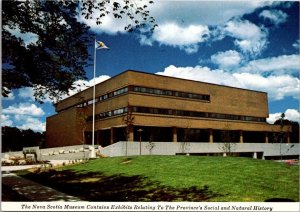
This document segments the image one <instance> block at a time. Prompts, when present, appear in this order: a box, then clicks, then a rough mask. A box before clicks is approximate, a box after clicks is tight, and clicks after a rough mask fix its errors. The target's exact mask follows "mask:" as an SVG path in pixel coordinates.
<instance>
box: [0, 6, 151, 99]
mask: <svg viewBox="0 0 300 212" xmlns="http://www.w3.org/2000/svg"><path fill="white" fill-rule="evenodd" d="M132 2H133V1H129V0H124V2H123V3H122V4H121V3H118V1H110V0H103V1H96V0H89V1H83V2H81V1H79V0H69V1H63V0H43V1H40V0H26V1H17V0H11V1H3V2H2V82H3V83H2V95H3V96H8V94H9V93H10V92H11V90H12V89H18V88H22V87H33V88H34V91H35V93H34V95H35V98H36V100H38V101H40V102H42V101H43V100H44V99H45V94H48V95H49V97H50V98H51V99H53V100H57V99H59V97H60V96H61V95H62V94H67V93H68V91H69V89H71V90H72V89H75V87H74V86H73V82H74V81H76V80H79V79H86V76H85V68H86V67H87V66H88V65H89V64H88V61H89V59H90V56H89V54H88V46H90V44H91V43H92V42H93V39H92V38H93V37H94V35H93V34H92V33H91V32H90V31H89V27H88V26H86V25H85V24H83V23H80V22H79V21H78V19H77V16H78V15H79V12H78V11H81V13H82V15H84V16H85V18H87V19H92V18H93V14H94V13H95V12H96V11H100V15H99V17H97V18H96V20H95V22H96V23H97V24H101V23H102V22H101V19H102V18H103V17H104V16H107V15H112V16H113V17H114V18H122V17H129V19H130V20H132V21H133V24H132V25H128V26H125V30H128V31H133V30H134V29H139V28H140V27H143V26H145V23H146V22H148V23H151V24H152V25H153V27H152V28H154V24H153V23H154V19H153V18H152V17H150V16H149V11H147V10H146V8H147V5H146V4H144V5H143V6H141V7H140V6H138V5H137V4H136V3H134V2H133V3H132ZM149 3H153V2H152V1H150V2H149ZM138 16H139V17H138ZM138 18H140V19H142V20H139V19H138ZM16 34H21V35H20V36H18V37H17V36H16ZM25 35H30V36H32V37H33V38H34V39H35V41H34V42H31V43H26V39H24V37H25Z"/></svg>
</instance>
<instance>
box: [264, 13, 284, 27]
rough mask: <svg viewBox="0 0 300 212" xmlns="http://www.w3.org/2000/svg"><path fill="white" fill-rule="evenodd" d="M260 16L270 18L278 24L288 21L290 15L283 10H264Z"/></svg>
mask: <svg viewBox="0 0 300 212" xmlns="http://www.w3.org/2000/svg"><path fill="white" fill-rule="evenodd" d="M259 17H263V18H264V19H269V20H270V21H271V22H272V23H274V24H275V25H278V24H281V23H284V22H286V21H287V18H288V15H287V14H286V13H284V12H282V11H281V10H264V11H262V12H261V13H260V14H259Z"/></svg>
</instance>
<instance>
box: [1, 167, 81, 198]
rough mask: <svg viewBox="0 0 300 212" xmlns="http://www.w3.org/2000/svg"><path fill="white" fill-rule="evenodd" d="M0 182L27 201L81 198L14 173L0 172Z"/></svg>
mask: <svg viewBox="0 0 300 212" xmlns="http://www.w3.org/2000/svg"><path fill="white" fill-rule="evenodd" d="M2 184H4V185H7V186H9V187H10V188H11V189H12V190H14V191H16V192H17V193H18V194H20V195H21V196H24V197H26V198H27V199H28V200H29V201H38V202H45V201H69V202H78V201H82V200H81V199H79V198H77V197H74V196H70V195H67V194H65V193H62V192H59V191H57V190H54V189H52V188H49V187H46V186H43V185H41V184H39V183H36V182H33V181H31V180H28V179H25V178H23V177H20V176H17V175H16V174H14V173H7V174H2Z"/></svg>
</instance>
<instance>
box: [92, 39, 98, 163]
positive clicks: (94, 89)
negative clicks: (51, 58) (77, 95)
mask: <svg viewBox="0 0 300 212" xmlns="http://www.w3.org/2000/svg"><path fill="white" fill-rule="evenodd" d="M95 45H96V37H95V41H94V81H93V84H94V85H93V130H92V131H93V132H92V151H91V158H95V157H96V154H95V103H96V101H95V97H96V94H95V93H96V80H95V78H96V54H97V51H96V46H95Z"/></svg>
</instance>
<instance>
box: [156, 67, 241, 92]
mask: <svg viewBox="0 0 300 212" xmlns="http://www.w3.org/2000/svg"><path fill="white" fill-rule="evenodd" d="M157 74H159V75H164V76H171V77H177V78H182V79H190V80H196V81H201V82H208V83H215V84H221V85H230V86H236V87H240V86H241V85H240V84H239V83H236V82H237V80H236V79H235V78H234V76H233V75H232V74H230V73H227V72H224V71H223V70H211V69H210V68H208V67H202V66H196V67H176V66H173V65H170V66H168V67H167V68H165V70H164V71H163V72H158V73H157Z"/></svg>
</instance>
